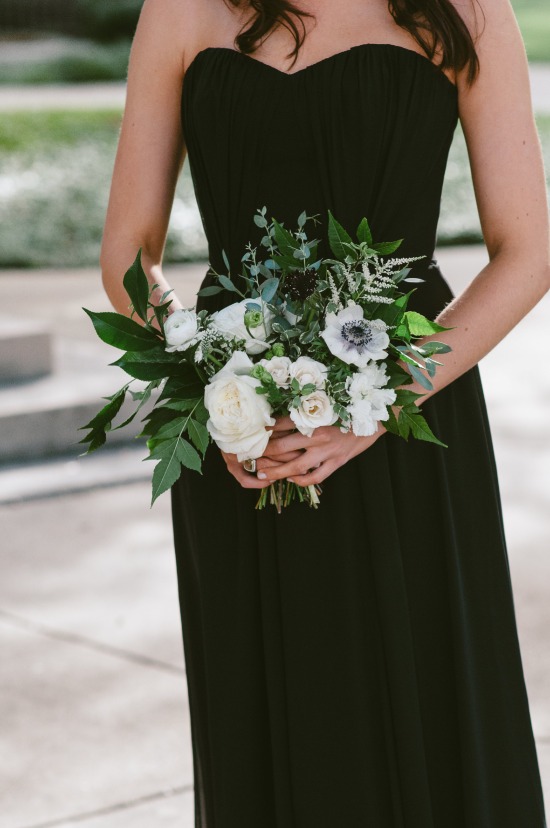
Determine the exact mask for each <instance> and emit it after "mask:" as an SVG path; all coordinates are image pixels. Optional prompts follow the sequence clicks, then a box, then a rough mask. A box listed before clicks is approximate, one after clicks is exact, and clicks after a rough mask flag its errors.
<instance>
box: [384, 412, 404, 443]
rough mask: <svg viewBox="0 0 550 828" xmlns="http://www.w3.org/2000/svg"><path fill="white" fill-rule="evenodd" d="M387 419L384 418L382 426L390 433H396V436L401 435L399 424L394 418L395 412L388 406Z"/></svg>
mask: <svg viewBox="0 0 550 828" xmlns="http://www.w3.org/2000/svg"><path fill="white" fill-rule="evenodd" d="M388 414H389V416H388V419H387V420H384V428H385V429H386V431H389V432H390V433H391V434H397V436H398V437H401V436H402V435H401V432H400V430H399V426H398V424H397V420H396V418H395V414H394V413H393V408H388Z"/></svg>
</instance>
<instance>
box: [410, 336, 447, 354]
mask: <svg viewBox="0 0 550 828" xmlns="http://www.w3.org/2000/svg"><path fill="white" fill-rule="evenodd" d="M418 350H419V351H420V353H421V354H422V355H423V356H432V354H448V353H449V352H450V351H452V348H451V346H450V345H447V343H446V342H437V341H436V340H435V339H430V340H429V341H428V342H424V343H423V344H422V346H421V347H419V348H418Z"/></svg>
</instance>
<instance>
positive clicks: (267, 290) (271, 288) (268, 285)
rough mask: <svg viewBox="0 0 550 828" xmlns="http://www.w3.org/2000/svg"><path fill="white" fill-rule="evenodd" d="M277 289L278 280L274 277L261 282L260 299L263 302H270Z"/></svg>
mask: <svg viewBox="0 0 550 828" xmlns="http://www.w3.org/2000/svg"><path fill="white" fill-rule="evenodd" d="M278 287H279V279H278V278H276V277H274V278H271V279H268V280H267V281H266V282H263V284H262V285H261V288H260V290H261V294H262V299H263V300H264V302H271V300H272V299H273V297H274V296H275V294H276V293H277V288H278Z"/></svg>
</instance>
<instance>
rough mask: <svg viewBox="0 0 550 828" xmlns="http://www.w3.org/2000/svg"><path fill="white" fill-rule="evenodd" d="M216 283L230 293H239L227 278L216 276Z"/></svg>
mask: <svg viewBox="0 0 550 828" xmlns="http://www.w3.org/2000/svg"><path fill="white" fill-rule="evenodd" d="M218 282H219V283H220V285H222V287H224V288H225V289H226V290H229V291H231V293H239V291H238V290H237V288H236V287H235V285H234V284H233V282H232V281H231V279H230V278H229V276H218Z"/></svg>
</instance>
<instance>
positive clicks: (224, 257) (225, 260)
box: [222, 250, 231, 273]
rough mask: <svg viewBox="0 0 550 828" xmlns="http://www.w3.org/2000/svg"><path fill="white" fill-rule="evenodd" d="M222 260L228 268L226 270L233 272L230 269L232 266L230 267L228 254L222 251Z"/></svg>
mask: <svg viewBox="0 0 550 828" xmlns="http://www.w3.org/2000/svg"><path fill="white" fill-rule="evenodd" d="M222 259H223V263H224V265H225V266H226V268H227V272H228V273H229V271H230V270H231V268H230V266H229V259H228V258H227V253H226V252H225V250H222Z"/></svg>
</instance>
